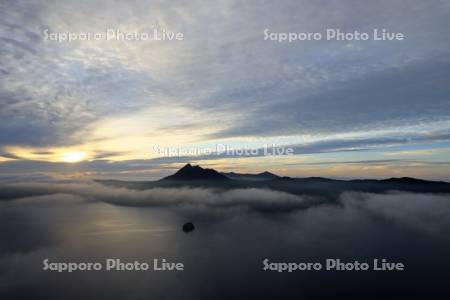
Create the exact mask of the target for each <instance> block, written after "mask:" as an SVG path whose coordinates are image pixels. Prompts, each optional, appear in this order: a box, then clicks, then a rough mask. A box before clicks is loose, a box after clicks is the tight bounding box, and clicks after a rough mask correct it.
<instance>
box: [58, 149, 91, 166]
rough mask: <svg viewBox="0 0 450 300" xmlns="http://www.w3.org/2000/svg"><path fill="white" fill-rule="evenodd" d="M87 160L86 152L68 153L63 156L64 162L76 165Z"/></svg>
mask: <svg viewBox="0 0 450 300" xmlns="http://www.w3.org/2000/svg"><path fill="white" fill-rule="evenodd" d="M85 158H86V152H83V151H77V152H67V153H64V154H63V155H62V160H63V161H64V162H68V163H76V162H80V161H82V160H84V159H85Z"/></svg>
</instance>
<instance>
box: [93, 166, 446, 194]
mask: <svg viewBox="0 0 450 300" xmlns="http://www.w3.org/2000/svg"><path fill="white" fill-rule="evenodd" d="M97 182H100V183H102V184H105V185H112V186H118V187H126V188H130V189H149V188H153V187H180V186H192V187H205V188H208V187H213V188H219V189H237V188H266V189H272V190H277V191H283V192H287V193H292V194H298V195H316V196H317V195H318V196H323V197H324V198H331V199H335V198H336V197H337V196H339V195H340V194H341V193H342V192H345V191H359V192H370V193H384V192H388V191H407V192H418V193H450V183H448V182H442V181H427V180H422V179H416V178H411V177H402V178H389V179H382V180H375V179H357V180H335V179H328V178H322V177H307V178H291V177H280V176H278V175H275V174H273V173H270V172H263V173H259V174H239V173H235V172H229V173H220V172H217V171H216V170H213V169H206V168H202V167H200V166H193V165H191V164H187V165H185V166H184V167H182V168H181V169H179V170H178V171H177V172H176V173H174V174H173V175H170V176H167V177H165V178H162V179H161V180H158V181H134V182H133V181H119V180H97Z"/></svg>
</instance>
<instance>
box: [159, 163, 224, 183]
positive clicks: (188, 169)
mask: <svg viewBox="0 0 450 300" xmlns="http://www.w3.org/2000/svg"><path fill="white" fill-rule="evenodd" d="M161 180H166V181H167V180H170V181H178V180H181V181H186V180H188V181H189V180H229V178H228V177H226V176H225V175H223V174H220V173H219V172H217V171H216V170H213V169H204V168H202V167H200V166H192V165H191V164H187V165H185V166H184V167H182V168H181V169H179V170H178V171H177V172H176V173H175V174H173V175H170V176H167V177H164V178H163V179H161Z"/></svg>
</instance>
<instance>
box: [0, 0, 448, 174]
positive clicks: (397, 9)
mask: <svg viewBox="0 0 450 300" xmlns="http://www.w3.org/2000/svg"><path fill="white" fill-rule="evenodd" d="M329 28H332V29H340V30H342V31H343V32H354V31H355V30H357V31H359V32H372V31H373V30H374V29H380V30H381V29H386V30H388V31H389V32H400V33H403V34H404V35H405V39H404V40H401V41H399V40H398V41H374V40H372V39H369V40H366V41H336V40H319V41H314V40H313V41H294V42H278V41H274V40H267V39H266V40H265V39H264V30H266V29H268V30H269V31H270V32H297V33H298V32H324V31H325V30H327V29H329ZM448 28H450V2H448V1H438V0H436V1H416V0H411V1H398V0H394V1H392V0H390V1H386V0H382V1H376V2H375V1H373V2H367V1H365V2H362V1H338V0H335V1H323V0H319V1H299V0H295V1H294V0H292V1H280V2H275V1H253V0H250V1H232V0H227V1H209V2H204V1H170V2H167V1H127V2H125V1H117V2H116V1H114V2H112V1H85V0H77V1H67V0H64V1H21V0H19V1H7V0H6V1H5V0H3V1H1V2H0V40H1V42H0V120H1V121H0V178H10V177H14V176H28V177H30V178H33V176H50V177H55V176H56V177H69V178H78V177H82V178H118V179H133V180H146V179H157V178H160V177H162V176H165V175H168V174H171V173H172V172H173V171H174V170H176V169H177V168H179V167H180V166H182V165H183V164H185V163H187V162H192V163H196V164H200V165H202V166H206V167H211V168H215V169H218V170H221V171H231V170H233V171H238V172H249V173H253V172H262V171H265V170H268V171H271V172H274V173H277V174H280V175H286V176H296V177H305V176H325V177H332V178H386V177H401V176H410V177H420V178H426V179H433V180H445V181H450V99H449V95H450V84H449V83H450V35H449V32H448ZM107 29H119V30H121V31H123V32H153V30H154V29H156V30H157V31H158V32H159V33H161V32H162V31H163V30H164V31H166V32H175V33H182V34H183V39H182V40H165V41H159V40H146V41H143V40H132V41H123V40H104V39H99V40H77V41H70V42H69V41H63V42H58V41H55V40H46V39H45V32H52V33H65V32H71V33H83V32H91V33H103V32H105V31H106V30H107ZM46 30H47V31H46ZM218 145H219V147H223V146H226V147H228V148H229V149H235V150H237V149H254V150H255V149H256V150H258V151H257V152H258V153H257V154H256V155H243V156H242V155H239V153H216V152H215V151H214V149H217V147H218ZM265 145H275V146H276V147H278V148H279V149H291V150H292V151H293V153H292V154H291V155H284V153H282V154H281V155H280V154H279V155H268V156H267V155H263V150H262V149H264V147H265ZM210 150H212V151H210ZM169 152H170V153H169ZM230 152H232V151H230ZM168 153H169V154H168ZM272 154H273V153H272Z"/></svg>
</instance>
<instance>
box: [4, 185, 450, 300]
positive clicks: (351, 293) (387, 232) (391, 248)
mask: <svg viewBox="0 0 450 300" xmlns="http://www.w3.org/2000/svg"><path fill="white" fill-rule="evenodd" d="M19 186H20V188H21V189H20V190H17V195H15V194H14V193H13V192H12V191H13V190H14V187H17V185H11V184H9V185H8V188H6V186H3V188H2V191H3V192H1V193H0V195H1V196H0V198H2V201H1V203H0V204H1V209H0V220H1V221H0V222H1V224H0V225H1V228H2V230H1V231H0V239H1V244H0V245H1V246H0V255H1V258H0V276H1V286H0V295H1V296H2V298H5V299H10V298H13V297H14V298H17V299H21V298H23V299H26V298H32V297H35V296H36V295H39V297H42V298H47V299H61V298H64V299H80V298H84V299H90V298H92V297H95V299H144V298H146V299H147V298H148V297H150V298H155V299H161V298H169V299H170V298H183V299H199V298H217V299H229V298H237V299H249V298H261V299H273V298H286V299H296V298H297V299H298V297H306V298H322V299H326V298H329V297H333V296H336V295H338V296H342V297H345V298H358V297H361V296H363V297H365V298H374V299H375V298H377V297H379V296H381V295H383V297H384V296H385V295H389V296H392V297H394V296H399V297H400V296H401V297H404V296H405V295H411V296H413V295H414V296H417V295H421V296H432V295H439V294H442V293H444V291H445V284H444V282H445V280H446V278H448V275H449V274H450V272H449V270H448V268H449V267H450V261H449V259H448V257H447V255H448V251H447V250H448V249H449V246H450V239H449V236H450V235H449V233H450V232H449V230H450V229H449V228H450V226H449V225H450V219H449V218H448V216H449V215H450V202H449V201H450V196H448V195H445V194H420V193H405V192H390V193H384V194H371V193H361V192H345V193H343V194H341V195H339V200H338V202H336V203H330V204H326V203H322V202H320V201H318V202H314V201H312V200H311V199H309V202H307V203H308V204H307V205H303V206H300V205H295V206H292V201H294V202H295V201H299V202H301V201H304V199H303V198H301V197H299V196H295V195H286V194H283V193H278V192H275V191H271V190H267V189H266V190H257V191H255V190H252V189H243V190H240V191H238V192H236V193H235V194H234V195H233V194H226V193H229V192H230V191H228V192H227V191H217V190H213V189H211V190H210V189H202V190H199V189H192V188H184V189H182V188H178V189H176V188H171V189H159V190H158V189H150V190H145V191H136V190H126V189H123V188H115V187H104V186H101V185H99V184H95V183H91V182H76V183H70V182H64V183H59V182H53V183H48V182H46V183H31V184H30V183H28V184H26V183H21V184H19ZM89 187H90V188H89ZM93 187H95V188H93ZM44 190H45V193H43V192H42V191H44ZM5 191H7V193H6V192H5ZM20 191H22V193H23V191H26V193H27V195H23V194H20ZM108 193H109V195H118V196H116V197H117V198H121V199H122V200H121V201H122V202H120V203H118V202H117V201H115V200H114V201H113V202H115V203H108V200H111V199H110V198H108V196H105V195H108ZM153 193H156V195H157V196H161V195H163V197H164V198H161V200H160V201H158V202H154V200H152V199H153V198H152V197H153V196H152V194H153ZM177 193H182V194H183V197H184V199H185V200H186V201H187V202H188V205H186V204H183V203H182V202H179V201H177V200H176V199H177V197H179V194H177ZM255 193H257V194H256V195H257V197H259V199H262V200H260V201H262V202H266V203H267V202H269V203H270V201H272V202H275V203H276V202H277V201H279V202H280V203H281V204H280V205H286V206H288V207H289V209H287V210H278V211H276V212H273V213H268V212H261V211H260V210H259V209H258V208H259V206H258V201H257V200H256V199H255V200H251V199H252V197H254V196H252V195H255ZM264 194H267V196H266V198H264ZM170 195H171V196H170ZM212 195H215V197H216V198H217V199H222V200H221V201H223V203H226V205H219V206H217V205H209V204H210V200H209V199H207V198H210V197H211V196H212ZM288 196H290V197H291V198H288V199H287V200H286V197H288ZM205 197H206V198H205ZM243 197H244V198H246V199H248V200H247V201H246V202H243V201H242V198H243ZM217 199H216V200H217ZM145 201H148V202H150V203H151V205H142V202H145ZM127 202H128V203H127ZM187 221H192V222H193V223H194V224H195V230H194V231H193V232H191V233H188V234H186V233H184V232H183V231H182V230H181V227H182V225H183V224H184V223H185V222H187ZM108 258H117V259H120V260H121V261H123V262H134V261H140V262H148V263H152V262H153V259H166V260H167V261H170V262H182V263H183V264H184V270H183V271H152V270H151V271H106V270H104V269H103V270H101V271H75V272H72V273H68V272H61V273H59V272H55V271H48V270H47V271H44V270H43V260H45V259H48V260H49V261H50V262H101V263H104V261H105V259H108ZM328 258H338V259H340V260H342V261H345V262H352V261H355V260H358V261H360V262H369V263H371V262H372V261H373V259H375V258H378V259H382V258H385V259H387V260H389V261H392V262H401V263H403V264H404V265H405V271H392V272H378V273H377V272H375V271H324V270H322V271H296V272H291V273H288V272H282V273H280V272H276V271H264V270H263V260H264V259H269V260H270V261H271V262H297V263H300V262H321V263H324V262H325V260H326V259H328ZM378 280H382V281H383V285H380V284H377V282H379V281H378ZM205 282H208V284H205ZM412 283H415V284H412Z"/></svg>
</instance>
